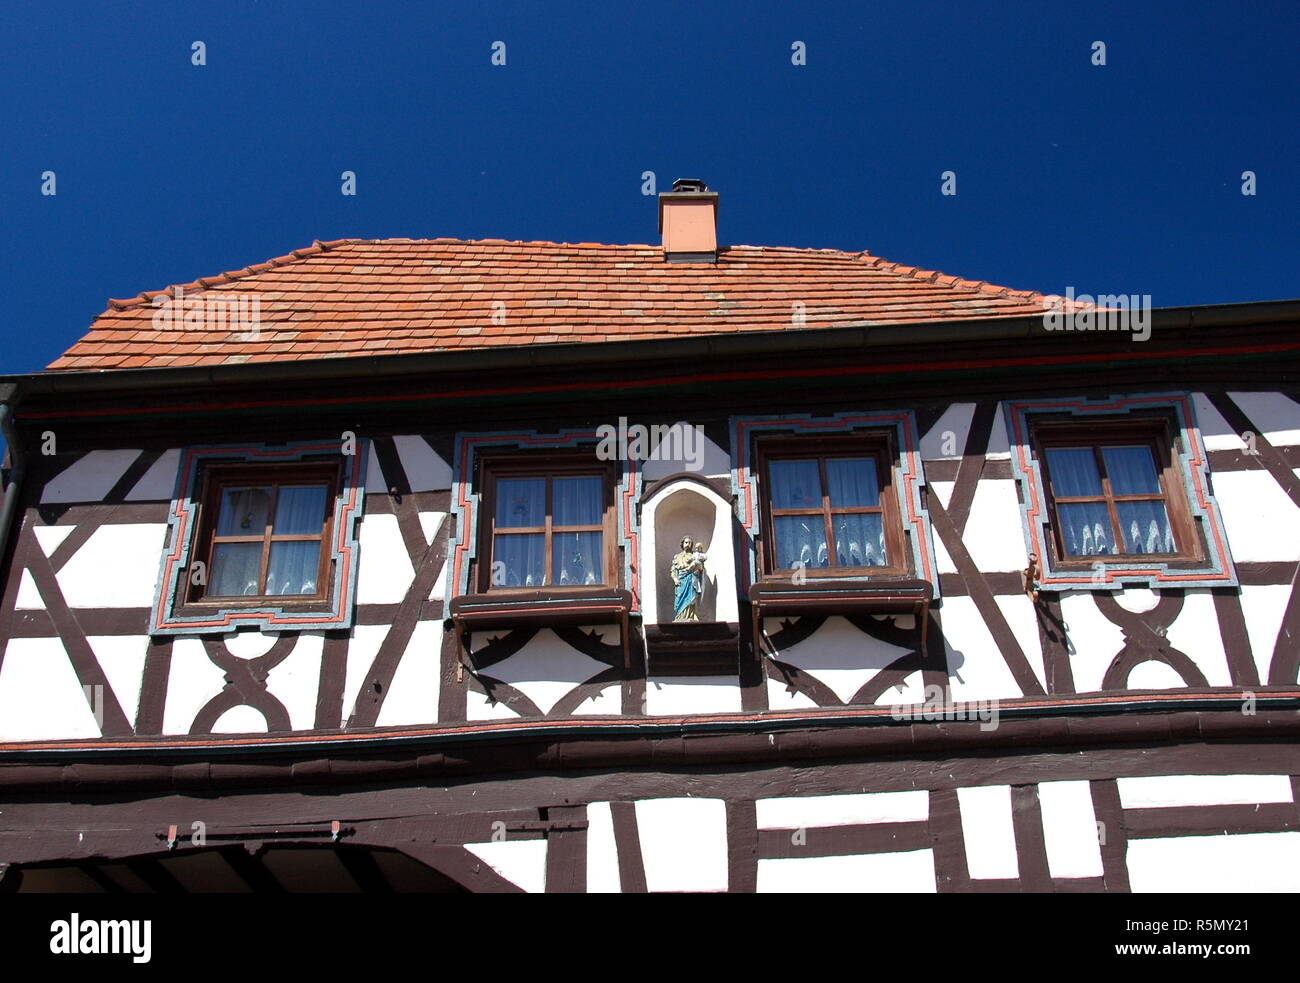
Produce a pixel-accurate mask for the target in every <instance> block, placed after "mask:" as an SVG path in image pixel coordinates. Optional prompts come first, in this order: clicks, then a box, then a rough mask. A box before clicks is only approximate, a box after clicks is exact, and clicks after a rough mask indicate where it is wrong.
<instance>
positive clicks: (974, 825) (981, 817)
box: [957, 785, 1020, 880]
mask: <svg viewBox="0 0 1300 983" xmlns="http://www.w3.org/2000/svg"><path fill="white" fill-rule="evenodd" d="M957 803H958V806H959V808H960V810H961V829H962V836H963V839H964V840H965V843H966V868H967V870H968V871H969V872H970V876H971V877H972V878H975V879H977V880H993V879H999V878H1015V877H1019V876H1020V862H1019V860H1018V858H1017V855H1016V830H1015V825H1014V824H1013V822H1012V818H1011V786H1010V785H983V786H976V787H972V788H959V789H957Z"/></svg>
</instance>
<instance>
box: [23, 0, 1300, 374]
mask: <svg viewBox="0 0 1300 983" xmlns="http://www.w3.org/2000/svg"><path fill="white" fill-rule="evenodd" d="M1298 38H1300V4H1298V3H1296V2H1294V0H1284V2H1258V3H1252V4H1249V5H1243V4H1241V3H1240V2H1239V0H1232V2H1212V3H1194V4H1188V3H1182V2H1177V3H1176V2H1169V3H1149V4H1133V3H1087V4H1080V3H1077V2H1055V0H1032V2H1024V3H983V2H960V3H959V2H942V3H940V2H913V3H906V4H883V3H872V2H853V3H842V4H841V3H836V4H829V3H820V4H819V3H798V4H793V3H775V2H762V0H747V2H744V3H719V4H707V3H667V2H666V3H658V4H653V5H651V4H637V5H635V7H633V6H632V5H630V4H628V5H624V4H613V3H609V2H607V0H606V2H592V3H565V2H561V0H557V2H554V3H537V2H532V3H523V2H521V3H491V2H487V3H474V4H470V3H445V2H424V3H410V4H404V3H318V4H308V3H293V4H290V3H267V2H263V3H254V2H246V0H245V2H239V0H236V2H224V3H220V4H210V3H204V4H197V3H196V4H170V3H149V4H139V5H126V4H94V3H84V2H82V3H75V4H71V3H69V4H64V3H49V2H42V3H28V2H21V0H6V2H5V3H4V4H3V6H0V46H2V50H0V92H3V93H4V94H5V96H4V99H3V101H2V104H0V114H3V117H4V127H3V134H4V146H3V153H2V154H0V169H2V176H3V180H0V207H2V208H3V216H4V219H5V222H4V235H3V237H2V238H0V251H2V252H3V256H2V257H0V258H2V259H3V270H4V277H3V301H4V307H3V309H4V311H5V312H6V314H7V316H6V317H5V318H4V321H3V324H2V325H0V331H2V332H3V338H2V347H0V352H3V359H2V360H0V372H25V371H33V370H36V369H39V368H41V367H42V366H43V365H45V364H46V363H48V362H49V361H51V360H52V359H54V358H55V357H57V356H58V355H59V354H60V353H61V352H62V351H63V350H64V349H65V348H66V347H68V346H69V345H70V344H72V343H73V342H74V341H75V340H76V339H77V338H78V337H79V336H80V335H81V334H82V333H84V331H85V330H86V328H87V326H88V325H89V323H90V321H91V319H92V318H93V317H94V316H95V315H96V314H98V313H99V312H100V311H101V310H103V308H104V306H105V301H106V299H107V298H109V297H128V296H134V295H136V294H138V293H140V292H141V291H142V290H157V289H159V288H162V287H164V286H166V285H168V284H171V283H176V282H182V281H189V280H192V279H194V278H195V277H197V276H203V275H208V274H213V273H217V272H221V271H225V270H231V269H235V268H238V267H242V266H245V265H248V264H249V263H256V262H260V261H262V260H264V259H267V258H269V257H271V256H277V255H281V254H284V253H286V252H288V251H290V250H292V249H295V248H299V247H302V246H306V245H309V244H310V243H311V242H312V240H313V239H335V238H344V237H364V238H383V237H392V236H410V237H421V238H423V237H428V238H433V237H438V236H452V237H457V238H481V237H498V238H506V239H550V240H558V241H570V242H579V241H599V242H655V241H657V231H656V224H655V223H656V211H655V203H654V200H653V199H652V198H648V197H644V196H643V195H642V194H641V186H642V180H641V175H642V173H643V172H644V171H653V172H654V173H655V175H656V176H657V179H658V181H659V184H660V188H661V190H666V189H667V187H668V186H669V185H670V184H671V182H672V180H673V178H676V177H700V178H703V179H705V180H706V181H707V182H708V183H709V185H710V186H711V187H712V188H714V189H716V190H717V191H719V192H720V194H721V196H722V197H721V205H720V213H719V237H720V240H721V241H722V242H723V243H724V244H740V243H744V244H751V245H796V246H812V247H833V248H840V249H849V250H859V249H869V250H870V251H871V252H873V253H876V254H877V255H881V256H884V257H886V258H888V259H891V260H896V261H899V262H904V263H910V264H913V265H917V266H923V267H926V268H930V269H940V270H943V271H945V272H949V273H955V274H959V275H962V276H966V277H969V278H972V279H977V280H989V281H991V282H994V283H999V284H1003V285H1006V286H1011V287H1016V288H1032V289H1037V290H1042V291H1044V292H1047V293H1064V292H1065V290H1066V288H1067V287H1070V286H1073V287H1074V288H1075V290H1076V292H1078V293H1145V294H1150V295H1151V297H1152V303H1153V304H1154V305H1155V306H1157V307H1168V306H1178V305H1184V304H1210V303H1227V302H1236V301H1250V300H1270V299H1283V298H1295V297H1300V231H1298V230H1300V193H1298V191H1297V188H1298V182H1300V129H1298V128H1297V121H1300V68H1298V67H1297V61H1296V51H1297V39H1298ZM194 41H202V42H204V44H205V45H206V61H207V64H206V65H204V66H202V67H196V66H194V65H192V64H191V45H192V43H193V42H194ZM495 41H504V42H505V45H506V64H505V65H504V66H493V65H492V64H491V54H492V50H491V49H492V44H493V42H495ZM796 41H801V42H803V43H804V44H805V46H806V61H807V63H806V65H803V66H795V65H793V64H792V63H791V53H792V52H791V46H792V44H793V43H794V42H796ZM1094 41H1103V42H1105V44H1106V65H1105V66H1101V67H1098V66H1094V65H1093V64H1092V63H1091V59H1092V45H1093V42H1094ZM345 170H351V171H354V172H355V173H356V176H357V177H356V181H357V194H356V195H355V196H354V197H345V196H343V195H342V194H340V183H341V181H340V174H341V172H343V171H345ZM947 170H951V171H953V172H955V174H956V182H957V194H956V195H955V196H951V197H945V196H943V195H941V194H940V183H941V182H940V175H941V173H942V172H943V171H947ZM1246 170H1250V171H1253V172H1255V174H1256V176H1257V177H1256V180H1257V192H1258V193H1257V194H1256V195H1255V196H1253V197H1248V196H1243V195H1242V194H1241V184H1242V181H1241V174H1242V172H1243V171H1246ZM44 171H54V172H55V174H56V181H57V192H58V193H57V195H55V196H53V197H49V196H43V195H42V194H41V175H42V172H44Z"/></svg>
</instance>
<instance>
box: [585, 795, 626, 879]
mask: <svg viewBox="0 0 1300 983" xmlns="http://www.w3.org/2000/svg"><path fill="white" fill-rule="evenodd" d="M622 890H623V887H622V881H621V879H620V877H619V869H618V845H617V843H616V842H615V840H614V816H613V813H612V812H610V808H609V803H608V802H593V803H591V804H590V805H588V806H587V893H588V894H618V893H620V892H621V891H622Z"/></svg>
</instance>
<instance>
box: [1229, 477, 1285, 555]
mask: <svg viewBox="0 0 1300 983" xmlns="http://www.w3.org/2000/svg"><path fill="white" fill-rule="evenodd" d="M1214 495H1215V498H1216V499H1217V500H1218V503H1219V512H1220V513H1221V514H1222V515H1223V524H1224V526H1225V528H1226V531H1227V534H1228V545H1229V548H1230V549H1231V551H1232V558H1233V559H1234V560H1235V561H1236V562H1238V563H1243V562H1250V561H1268V560H1295V559H1296V558H1297V556H1298V555H1300V509H1297V508H1296V506H1295V503H1294V502H1292V501H1291V499H1290V498H1288V497H1287V494H1286V492H1284V491H1283V490H1282V487H1281V485H1279V484H1278V483H1277V482H1276V481H1275V480H1274V479H1273V476H1272V475H1271V474H1269V473H1268V472H1267V471H1216V472H1215V473H1214Z"/></svg>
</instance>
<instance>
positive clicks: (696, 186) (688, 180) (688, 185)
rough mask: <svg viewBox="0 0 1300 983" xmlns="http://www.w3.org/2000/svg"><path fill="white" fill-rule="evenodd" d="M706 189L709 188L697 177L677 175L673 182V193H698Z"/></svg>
mask: <svg viewBox="0 0 1300 983" xmlns="http://www.w3.org/2000/svg"><path fill="white" fill-rule="evenodd" d="M708 190H709V188H708V185H706V184H705V183H704V182H703V181H701V180H700V179H699V178H692V177H679V178H678V179H677V180H676V181H674V182H673V194H683V193H686V194H690V193H694V194H699V193H701V192H704V191H708Z"/></svg>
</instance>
